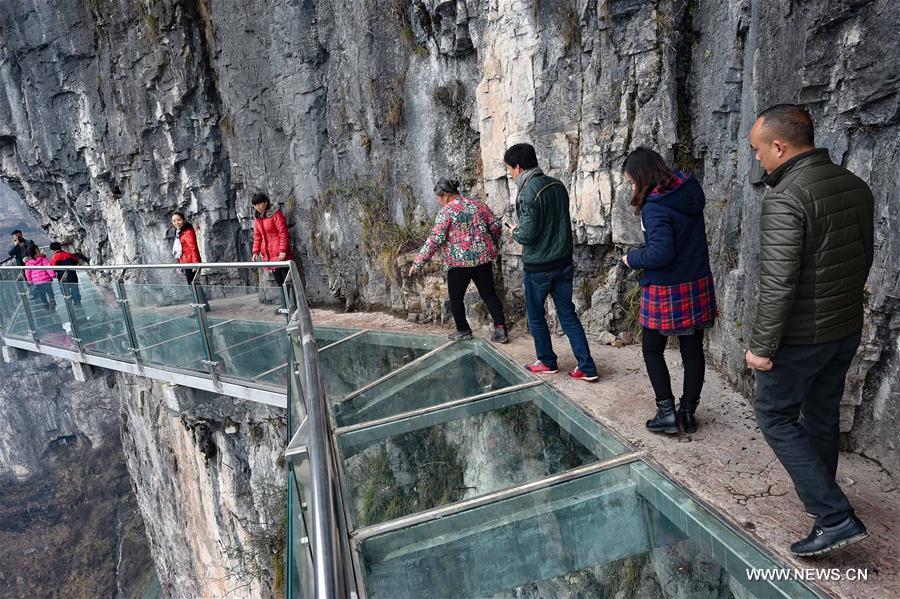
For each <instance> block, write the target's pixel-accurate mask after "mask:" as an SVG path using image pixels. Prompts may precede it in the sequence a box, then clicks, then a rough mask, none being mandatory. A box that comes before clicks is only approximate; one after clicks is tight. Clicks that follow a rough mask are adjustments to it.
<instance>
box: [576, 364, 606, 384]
mask: <svg viewBox="0 0 900 599" xmlns="http://www.w3.org/2000/svg"><path fill="white" fill-rule="evenodd" d="M569 377H570V378H573V379H575V380H576V381H587V382H589V383H593V382H594V381H596V380H597V379H598V378H600V377H599V376H597V375H596V374H595V375H594V376H588V375H586V374H585V373H584V371H583V370H581V369H580V368H576V369H575V370H572V371H571V372H569Z"/></svg>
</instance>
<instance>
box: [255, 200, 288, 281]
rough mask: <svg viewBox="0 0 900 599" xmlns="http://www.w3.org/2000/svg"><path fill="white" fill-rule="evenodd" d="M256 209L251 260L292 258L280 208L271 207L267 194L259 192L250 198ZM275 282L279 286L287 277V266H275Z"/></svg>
mask: <svg viewBox="0 0 900 599" xmlns="http://www.w3.org/2000/svg"><path fill="white" fill-rule="evenodd" d="M251 203H252V204H253V208H254V210H255V211H256V214H255V217H256V218H255V220H254V221H253V260H262V261H266V262H281V261H284V260H293V259H294V255H293V253H292V252H291V237H290V233H289V232H288V226H287V220H285V218H284V214H282V212H281V209H280V208H278V207H277V206H275V207H273V206H272V203H271V202H270V201H269V196H267V195H266V194H264V193H262V192H259V193H256V194H254V196H253V199H252V200H251ZM273 270H274V273H273V274H274V275H275V282H276V283H277V284H278V286H279V287H280V286H281V285H282V284H284V280H285V278H287V275H288V271H289V270H290V269H288V268H275V269H273Z"/></svg>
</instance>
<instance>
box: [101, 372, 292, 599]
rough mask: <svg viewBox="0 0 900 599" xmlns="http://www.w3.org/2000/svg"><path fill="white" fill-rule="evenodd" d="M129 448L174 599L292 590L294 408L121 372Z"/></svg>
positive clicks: (154, 548)
mask: <svg viewBox="0 0 900 599" xmlns="http://www.w3.org/2000/svg"><path fill="white" fill-rule="evenodd" d="M118 388H119V390H120V393H121V397H122V446H123V449H124V454H125V459H126V461H127V463H128V470H129V472H130V473H131V477H132V481H133V483H134V489H135V494H136V495H137V504H138V506H139V507H140V511H141V513H142V514H143V515H144V521H145V522H146V526H147V537H148V539H149V544H150V550H151V553H152V554H153V559H154V561H155V562H156V568H157V571H158V572H159V579H160V583H161V585H162V590H163V594H164V595H165V596H166V597H186V598H187V597H273V596H278V594H279V593H283V592H284V572H283V563H284V547H285V546H284V539H285V522H286V501H285V484H286V482H285V476H284V462H283V459H282V458H281V457H280V456H281V453H282V452H283V450H284V439H285V434H286V433H285V431H286V422H285V415H284V410H278V409H274V408H269V407H268V406H264V405H261V404H253V403H249V402H243V401H237V400H233V399H230V398H227V397H223V396H218V395H214V394H209V393H203V392H199V391H193V390H191V389H187V388H183V387H174V386H168V385H161V384H157V383H151V382H149V381H147V380H146V379H133V378H132V377H128V376H125V375H121V376H120V377H119V379H118Z"/></svg>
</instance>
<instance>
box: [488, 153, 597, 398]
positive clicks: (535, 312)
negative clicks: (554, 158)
mask: <svg viewBox="0 0 900 599" xmlns="http://www.w3.org/2000/svg"><path fill="white" fill-rule="evenodd" d="M503 161H504V162H505V163H506V170H507V171H508V172H509V175H510V177H512V178H513V180H515V182H516V187H517V188H518V195H517V196H516V216H517V217H518V219H519V226H518V227H517V228H516V229H515V230H514V231H513V239H515V240H516V241H517V242H518V243H520V244H521V245H522V263H523V269H524V271H525V309H526V311H527V312H528V328H529V329H530V330H531V336H532V338H533V339H534V349H535V353H536V354H537V358H538V359H537V361H536V362H534V363H533V364H528V365H527V366H525V368H526V369H528V370H529V371H531V372H533V373H535V374H555V373H557V372H559V370H558V368H557V357H556V354H555V353H554V352H553V343H552V342H551V340H550V329H549V328H548V327H547V318H546V312H545V310H544V303H545V302H546V301H547V296H552V297H553V305H554V306H556V315H557V318H559V324H560V325H561V326H562V329H563V331H565V333H566V337H568V338H569V344H570V345H571V346H572V353H574V354H575V358H576V359H577V360H578V367H577V368H575V370H572V371H570V372H569V376H570V377H572V378H573V379H577V380H582V381H589V382H593V381H596V380H597V366H596V365H594V360H593V358H591V349H590V347H589V346H588V342H587V337H585V334H584V327H582V326H581V321H580V320H579V319H578V314H576V313H575V304H574V303H572V281H573V279H574V277H575V267H574V266H573V264H572V247H573V246H572V221H571V218H570V217H569V194H568V192H567V191H566V187H565V185H563V184H562V182H561V181H559V180H558V179H554V178H553V177H548V176H547V175H545V174H544V172H543V171H542V170H541V169H540V168H538V162H537V154H536V153H535V151H534V147H533V146H531V145H529V144H515V145H513V146H510V147H509V149H507V150H506V153H505V154H504V155H503Z"/></svg>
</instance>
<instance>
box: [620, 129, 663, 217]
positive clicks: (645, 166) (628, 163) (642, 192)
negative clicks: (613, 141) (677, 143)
mask: <svg viewBox="0 0 900 599" xmlns="http://www.w3.org/2000/svg"><path fill="white" fill-rule="evenodd" d="M622 172H623V173H626V174H627V175H628V176H629V177H631V178H632V180H633V181H634V190H633V191H632V194H631V205H632V206H634V213H635V214H640V213H641V209H642V208H643V207H644V201H645V200H646V199H647V196H648V195H650V193H651V192H653V190H654V189H656V188H657V187H660V188H663V189H665V188H666V187H669V186H670V185H671V184H672V183H673V182H674V180H675V176H674V174H673V173H672V169H670V168H669V165H667V164H666V161H665V160H663V157H662V156H660V155H659V154H657V153H656V152H654V151H653V150H651V149H650V148H645V147H643V146H641V147H640V148H638V149H636V150H634V151H633V152H631V153H630V154H629V155H628V156H626V157H625V162H624V163H622Z"/></svg>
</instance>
